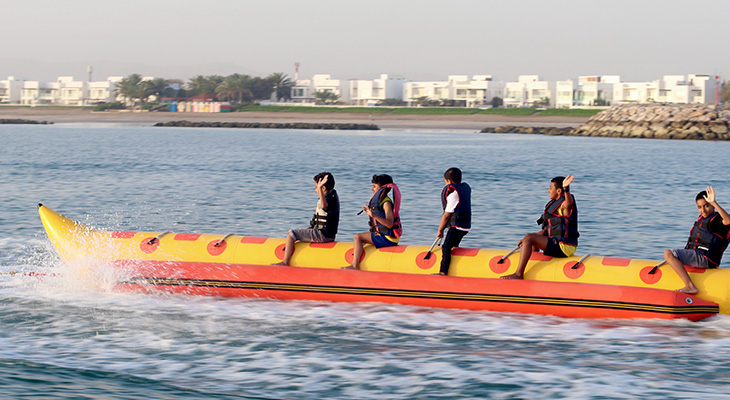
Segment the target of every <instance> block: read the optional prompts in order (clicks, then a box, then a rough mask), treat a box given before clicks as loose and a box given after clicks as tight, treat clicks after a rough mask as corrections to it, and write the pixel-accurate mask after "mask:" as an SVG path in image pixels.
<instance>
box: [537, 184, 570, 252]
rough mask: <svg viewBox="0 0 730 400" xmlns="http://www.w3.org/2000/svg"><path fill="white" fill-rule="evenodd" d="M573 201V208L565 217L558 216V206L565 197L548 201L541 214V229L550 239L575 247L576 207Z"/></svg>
mask: <svg viewBox="0 0 730 400" xmlns="http://www.w3.org/2000/svg"><path fill="white" fill-rule="evenodd" d="M570 197H571V198H572V199H573V207H572V209H571V210H570V213H569V214H568V215H567V216H561V215H559V214H558V212H559V211H560V206H561V205H562V204H563V202H564V201H565V195H563V196H561V197H560V198H558V199H556V200H550V201H549V202H548V203H547V204H546V205H545V211H544V212H543V214H542V218H540V220H542V227H543V229H545V231H544V234H545V235H547V236H548V237H551V238H553V237H554V238H557V239H558V240H559V241H560V242H561V243H565V244H569V245H573V246H577V245H578V237H579V236H580V234H579V233H578V207H577V206H576V204H575V197H573V195H572V194H571V195H570Z"/></svg>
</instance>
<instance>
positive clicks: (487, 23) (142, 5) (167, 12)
mask: <svg viewBox="0 0 730 400" xmlns="http://www.w3.org/2000/svg"><path fill="white" fill-rule="evenodd" d="M0 10H2V15H3V22H2V23H1V24H0V37H1V38H3V40H2V42H0V43H2V44H0V79H6V77H7V76H15V77H16V78H20V79H23V78H25V79H31V80H41V81H54V80H56V77H58V76H68V75H70V76H74V77H75V78H77V79H79V80H86V79H87V78H88V73H87V66H88V65H91V66H92V67H93V80H104V79H106V77H107V76H127V75H129V74H132V73H140V74H143V75H147V76H149V75H153V76H156V77H163V78H168V79H171V78H177V79H182V80H188V79H189V78H190V77H192V76H194V75H198V74H201V75H211V74H218V75H229V74H232V73H244V74H249V75H252V76H266V75H268V74H270V73H273V72H284V73H286V74H288V75H289V76H290V77H293V76H294V64H295V63H297V62H298V63H299V64H300V68H299V71H300V73H299V76H300V78H302V79H304V78H309V77H311V76H312V75H314V74H331V75H332V77H333V78H334V79H373V78H376V77H378V76H379V75H380V74H383V73H386V74H390V75H392V76H400V77H404V78H406V79H408V80H446V78H447V76H448V75H492V76H493V77H494V79H495V80H501V81H510V80H516V79H517V76H518V75H539V76H540V77H541V78H543V79H547V80H564V79H577V77H578V76H583V75H620V76H621V78H622V80H623V81H646V80H655V79H659V78H661V76H663V75H686V74H712V75H715V74H719V75H721V77H723V78H724V79H730V51H728V48H729V47H730V46H729V44H730V43H729V42H730V41H729V40H728V39H730V34H728V29H727V28H726V27H727V26H728V20H729V19H730V1H728V0H694V1H691V2H690V1H686V0H682V1H679V0H611V1H597V0H552V1H551V0H542V1H538V0H505V1H492V0H450V1H434V0H367V1H364V0H361V1H351V0H306V1H302V0H296V1H295V0H259V1H248V0H219V1H215V0H210V1H203V0H197V1H189V0H175V1H170V0H124V1H119V2H108V1H99V0H73V1H71V0H68V1H59V0H3V1H2V3H0Z"/></svg>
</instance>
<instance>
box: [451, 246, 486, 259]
mask: <svg viewBox="0 0 730 400" xmlns="http://www.w3.org/2000/svg"><path fill="white" fill-rule="evenodd" d="M478 253H479V249H473V248H470V247H454V248H453V249H452V250H451V255H452V256H462V257H475V256H476V255H477V254H478Z"/></svg>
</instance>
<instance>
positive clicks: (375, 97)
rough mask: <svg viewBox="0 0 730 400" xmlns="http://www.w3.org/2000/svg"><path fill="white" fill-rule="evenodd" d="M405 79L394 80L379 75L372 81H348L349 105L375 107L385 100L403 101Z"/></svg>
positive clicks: (385, 75) (384, 75) (386, 75)
mask: <svg viewBox="0 0 730 400" xmlns="http://www.w3.org/2000/svg"><path fill="white" fill-rule="evenodd" d="M405 82H406V80H405V78H394V77H390V76H388V74H381V75H380V78H377V79H373V80H360V79H351V80H350V104H352V105H356V106H375V105H377V104H378V103H380V102H381V101H383V100H385V99H398V100H403V85H404V84H405Z"/></svg>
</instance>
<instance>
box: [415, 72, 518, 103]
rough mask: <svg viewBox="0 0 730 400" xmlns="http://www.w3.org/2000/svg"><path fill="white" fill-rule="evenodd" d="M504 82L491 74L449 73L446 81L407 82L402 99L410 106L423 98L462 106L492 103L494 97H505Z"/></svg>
mask: <svg viewBox="0 0 730 400" xmlns="http://www.w3.org/2000/svg"><path fill="white" fill-rule="evenodd" d="M504 92H505V84H504V82H497V81H493V80H492V76H491V75H474V76H473V77H472V78H471V79H469V77H468V76H467V75H449V77H448V80H446V81H433V82H407V83H406V84H405V85H404V88H403V95H402V96H403V97H402V100H404V101H406V103H407V104H408V105H409V106H413V105H417V104H418V103H419V102H420V101H421V99H423V98H427V99H429V100H441V101H453V102H454V103H455V104H456V105H459V106H462V107H474V106H477V105H487V104H490V102H491V101H492V99H493V98H495V97H499V98H503V97H504Z"/></svg>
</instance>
